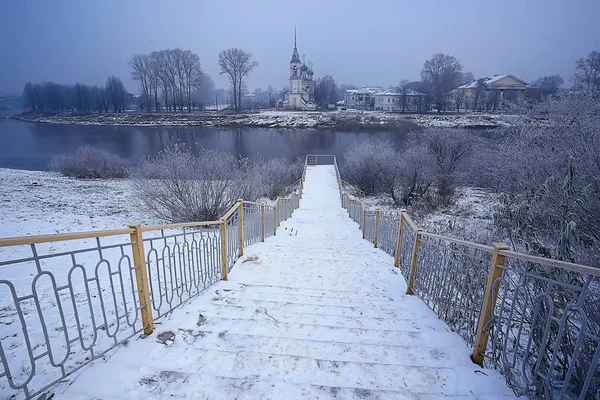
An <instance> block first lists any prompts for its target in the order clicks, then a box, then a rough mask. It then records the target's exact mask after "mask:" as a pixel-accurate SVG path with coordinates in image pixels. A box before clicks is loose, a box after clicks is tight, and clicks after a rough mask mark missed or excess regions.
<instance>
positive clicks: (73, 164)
mask: <svg viewBox="0 0 600 400" xmlns="http://www.w3.org/2000/svg"><path fill="white" fill-rule="evenodd" d="M128 167H129V161H127V160H125V159H124V158H121V157H119V156H118V155H116V154H111V153H109V152H107V151H104V150H101V149H98V148H95V147H92V146H82V147H80V148H78V149H77V151H75V153H74V154H61V155H59V156H56V157H54V158H53V159H52V160H51V161H50V169H51V170H52V171H56V172H59V173H61V174H62V175H65V176H70V177H73V178H85V179H109V178H124V177H126V176H127V175H128V170H127V168H128Z"/></svg>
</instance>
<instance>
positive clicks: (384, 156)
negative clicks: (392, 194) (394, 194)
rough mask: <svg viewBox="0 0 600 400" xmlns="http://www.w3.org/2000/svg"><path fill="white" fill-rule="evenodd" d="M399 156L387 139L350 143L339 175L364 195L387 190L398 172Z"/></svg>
mask: <svg viewBox="0 0 600 400" xmlns="http://www.w3.org/2000/svg"><path fill="white" fill-rule="evenodd" d="M399 159H400V158H399V156H398V152H397V151H396V149H394V147H393V145H392V144H391V143H390V142H387V141H365V142H356V143H352V144H351V145H350V146H349V147H348V149H347V150H346V154H345V155H344V163H343V164H342V166H341V171H340V172H341V175H342V177H343V178H344V179H345V180H347V181H348V182H350V183H352V184H354V185H356V186H358V187H359V188H361V190H362V191H364V192H365V194H366V195H373V194H379V193H383V192H387V191H388V190H389V188H390V186H391V185H393V183H394V180H395V174H396V173H397V172H398V166H399V164H398V162H399Z"/></svg>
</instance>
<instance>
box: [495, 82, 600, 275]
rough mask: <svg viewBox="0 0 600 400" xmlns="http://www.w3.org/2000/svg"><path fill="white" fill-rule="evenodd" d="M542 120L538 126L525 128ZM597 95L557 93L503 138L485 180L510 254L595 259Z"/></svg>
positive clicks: (598, 246) (598, 230) (599, 146)
mask: <svg viewBox="0 0 600 400" xmlns="http://www.w3.org/2000/svg"><path fill="white" fill-rule="evenodd" d="M540 115H541V116H544V118H545V121H543V123H542V124H539V123H538V124H535V125H532V124H530V123H528V120H530V119H531V118H534V117H535V118H539V116H540ZM599 127H600V94H599V93H598V92H597V91H595V92H594V91H587V92H579V93H572V94H564V95H562V96H559V97H555V98H552V99H548V100H547V101H545V102H544V103H541V104H538V105H536V106H535V107H533V108H531V109H528V110H526V112H525V113H524V118H523V122H522V123H520V124H519V125H518V126H517V127H515V128H513V129H510V130H509V131H507V132H506V133H505V135H506V136H507V138H506V140H505V141H504V144H503V145H502V147H501V148H500V149H499V151H498V154H499V155H498V156H497V157H495V158H494V159H492V160H490V161H491V162H492V161H493V165H492V170H495V171H497V172H496V173H497V174H498V175H499V176H500V177H501V179H494V177H493V176H490V177H489V182H490V183H491V184H493V185H494V189H496V190H497V191H498V192H500V193H502V197H501V202H500V205H499V207H498V208H497V210H496V213H495V215H494V219H495V223H496V226H497V227H498V228H499V230H500V233H501V234H502V235H503V236H504V237H506V238H508V240H509V241H510V244H511V246H512V247H513V248H515V249H518V250H521V251H526V252H530V253H535V254H538V255H542V256H546V257H552V258H557V259H560V260H565V261H571V262H579V263H589V264H591V265H596V264H597V261H598V259H600V180H599V177H600V129H599Z"/></svg>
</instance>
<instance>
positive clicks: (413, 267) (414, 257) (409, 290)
mask: <svg viewBox="0 0 600 400" xmlns="http://www.w3.org/2000/svg"><path fill="white" fill-rule="evenodd" d="M422 233H423V230H422V229H421V228H418V229H417V235H416V236H415V245H414V246H413V253H412V262H411V263H410V272H409V273H408V284H407V285H406V294H413V288H414V287H415V273H416V272H417V256H418V255H419V247H421V235H422Z"/></svg>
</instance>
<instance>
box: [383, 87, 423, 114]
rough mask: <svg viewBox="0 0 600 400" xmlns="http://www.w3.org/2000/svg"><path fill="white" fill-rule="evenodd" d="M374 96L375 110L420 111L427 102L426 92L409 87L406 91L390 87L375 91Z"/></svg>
mask: <svg viewBox="0 0 600 400" xmlns="http://www.w3.org/2000/svg"><path fill="white" fill-rule="evenodd" d="M373 97H375V110H378V111H420V110H421V107H422V105H423V104H425V101H424V100H425V94H423V93H421V92H417V91H416V90H412V89H407V90H406V92H405V93H398V92H396V91H395V90H393V89H389V90H385V91H381V92H378V93H375V94H374V95H373ZM404 100H405V103H404V107H403V102H404Z"/></svg>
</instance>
